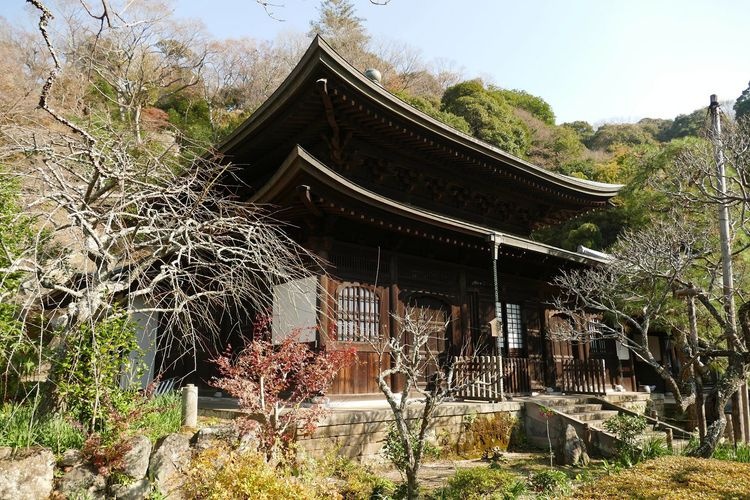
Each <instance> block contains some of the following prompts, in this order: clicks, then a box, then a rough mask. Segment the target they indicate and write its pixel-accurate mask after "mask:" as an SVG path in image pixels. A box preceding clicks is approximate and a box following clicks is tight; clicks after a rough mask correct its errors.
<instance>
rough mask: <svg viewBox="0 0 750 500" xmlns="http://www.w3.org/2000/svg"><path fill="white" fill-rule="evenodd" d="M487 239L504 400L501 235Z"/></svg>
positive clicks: (496, 346)
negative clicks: (499, 256)
mask: <svg viewBox="0 0 750 500" xmlns="http://www.w3.org/2000/svg"><path fill="white" fill-rule="evenodd" d="M487 240H488V241H489V242H490V243H491V244H492V281H493V284H494V286H495V294H494V299H495V320H496V321H497V324H498V327H499V328H498V332H497V337H496V338H495V350H496V351H497V373H498V382H499V385H500V401H504V400H505V390H504V387H503V338H504V335H505V332H504V329H503V328H502V324H503V313H502V306H501V305H500V285H499V280H498V277H497V258H498V251H499V249H500V244H501V243H502V236H501V235H499V234H497V233H490V234H489V235H487Z"/></svg>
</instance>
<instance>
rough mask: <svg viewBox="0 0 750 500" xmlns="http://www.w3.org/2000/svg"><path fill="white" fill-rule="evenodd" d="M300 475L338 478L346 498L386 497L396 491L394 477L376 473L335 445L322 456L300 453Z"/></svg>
mask: <svg viewBox="0 0 750 500" xmlns="http://www.w3.org/2000/svg"><path fill="white" fill-rule="evenodd" d="M297 462H298V463H297V470H296V471H295V472H296V474H295V475H297V477H299V478H301V479H302V480H303V481H305V482H308V483H314V482H315V481H316V480H319V479H320V478H333V479H335V480H337V483H338V486H337V492H338V494H339V495H341V497H343V498H344V499H345V500H350V499H351V500H357V499H386V498H392V497H393V496H394V494H395V492H396V485H395V483H393V481H391V480H389V479H387V478H385V477H383V476H382V475H379V474H375V473H374V472H373V471H372V470H371V469H370V468H369V467H367V466H364V465H362V464H359V463H357V462H354V461H353V460H351V459H349V458H347V457H343V456H340V455H339V454H338V449H337V448H334V449H332V450H331V451H330V452H329V453H327V454H326V455H325V456H324V457H323V458H322V459H312V458H309V457H305V456H304V455H303V454H301V453H299V451H298V453H297Z"/></svg>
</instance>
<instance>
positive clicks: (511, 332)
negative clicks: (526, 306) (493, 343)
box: [505, 304, 524, 349]
mask: <svg viewBox="0 0 750 500" xmlns="http://www.w3.org/2000/svg"><path fill="white" fill-rule="evenodd" d="M505 326H506V329H507V332H508V349H523V341H524V336H523V321H522V319H521V306H520V305H519V304H505Z"/></svg>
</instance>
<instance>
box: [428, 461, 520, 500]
mask: <svg viewBox="0 0 750 500" xmlns="http://www.w3.org/2000/svg"><path fill="white" fill-rule="evenodd" d="M524 490H525V487H524V485H523V483H522V482H520V481H518V480H517V479H516V477H515V476H514V475H513V474H511V473H509V472H507V471H504V470H499V469H493V468H488V467H474V468H471V469H461V470H458V471H456V473H455V474H454V475H453V476H452V477H451V478H450V479H448V482H447V484H446V486H444V487H442V488H439V489H437V490H435V491H434V492H433V493H432V495H431V497H432V498H434V499H436V500H437V499H440V500H454V499H455V500H464V499H467V500H471V499H479V498H516V497H517V496H519V495H520V494H522V493H523V491H524Z"/></svg>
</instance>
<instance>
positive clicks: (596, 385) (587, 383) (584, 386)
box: [560, 359, 607, 394]
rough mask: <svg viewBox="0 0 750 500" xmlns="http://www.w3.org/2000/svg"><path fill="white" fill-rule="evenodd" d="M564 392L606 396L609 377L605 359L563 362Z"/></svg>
mask: <svg viewBox="0 0 750 500" xmlns="http://www.w3.org/2000/svg"><path fill="white" fill-rule="evenodd" d="M560 387H561V389H562V390H563V392H571V393H579V394H605V393H606V388H607V376H606V371H605V367H604V360H603V359H586V360H580V359H566V360H564V361H563V362H562V380H561V384H560Z"/></svg>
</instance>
